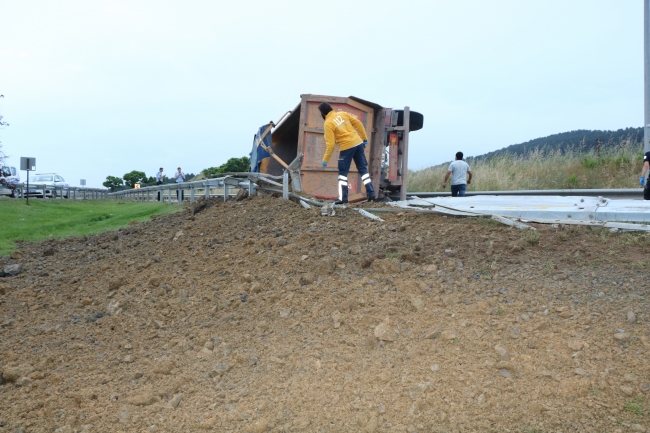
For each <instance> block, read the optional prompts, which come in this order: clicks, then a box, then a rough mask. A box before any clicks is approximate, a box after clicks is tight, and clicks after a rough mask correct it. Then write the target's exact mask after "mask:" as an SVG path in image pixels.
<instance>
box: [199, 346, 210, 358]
mask: <svg viewBox="0 0 650 433" xmlns="http://www.w3.org/2000/svg"><path fill="white" fill-rule="evenodd" d="M212 355H213V352H212V351H211V350H210V349H208V348H207V347H203V348H202V349H201V350H199V353H197V354H196V357H197V358H199V359H205V358H210V357H211V356H212Z"/></svg>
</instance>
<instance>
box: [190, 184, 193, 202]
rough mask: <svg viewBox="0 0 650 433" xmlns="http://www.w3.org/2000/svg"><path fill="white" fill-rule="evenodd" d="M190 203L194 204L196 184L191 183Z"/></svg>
mask: <svg viewBox="0 0 650 433" xmlns="http://www.w3.org/2000/svg"><path fill="white" fill-rule="evenodd" d="M190 204H194V185H190Z"/></svg>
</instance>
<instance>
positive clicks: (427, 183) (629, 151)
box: [409, 142, 643, 191]
mask: <svg viewBox="0 0 650 433" xmlns="http://www.w3.org/2000/svg"><path fill="white" fill-rule="evenodd" d="M467 162H468V163H469V165H470V168H471V169H472V173H473V174H474V178H473V179H472V183H471V185H468V190H469V191H472V190H473V191H507V190H517V189H581V188H641V187H640V186H639V176H640V175H641V167H642V165H643V143H627V142H623V143H621V144H620V145H617V146H611V147H608V148H606V149H602V150H601V151H600V152H597V151H595V150H594V151H588V152H584V151H577V150H568V151H564V152H562V151H551V152H545V151H541V150H535V151H532V152H530V153H528V154H526V155H523V156H513V155H503V156H498V157H494V158H491V159H488V160H482V159H479V160H473V159H472V158H470V159H469V160H468V161H467ZM448 166H449V163H446V164H442V165H437V166H434V167H429V168H426V169H424V170H419V171H416V172H411V173H409V191H444V190H443V189H442V181H443V179H444V177H445V173H446V172H447V168H448ZM447 191H449V186H448V187H447Z"/></svg>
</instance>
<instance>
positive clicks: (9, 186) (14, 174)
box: [0, 165, 20, 197]
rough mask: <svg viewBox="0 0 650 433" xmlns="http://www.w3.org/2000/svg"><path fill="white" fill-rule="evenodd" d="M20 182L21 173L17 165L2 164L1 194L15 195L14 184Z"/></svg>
mask: <svg viewBox="0 0 650 433" xmlns="http://www.w3.org/2000/svg"><path fill="white" fill-rule="evenodd" d="M17 183H20V174H19V173H18V171H17V170H16V167H9V166H7V165H3V166H0V195H10V196H12V197H15V196H16V194H15V190H14V188H13V185H15V184H17Z"/></svg>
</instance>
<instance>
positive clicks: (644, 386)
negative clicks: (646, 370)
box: [639, 383, 650, 392]
mask: <svg viewBox="0 0 650 433" xmlns="http://www.w3.org/2000/svg"><path fill="white" fill-rule="evenodd" d="M639 388H640V389H641V391H642V392H648V391H650V383H644V384H642V385H640V386H639Z"/></svg>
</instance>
